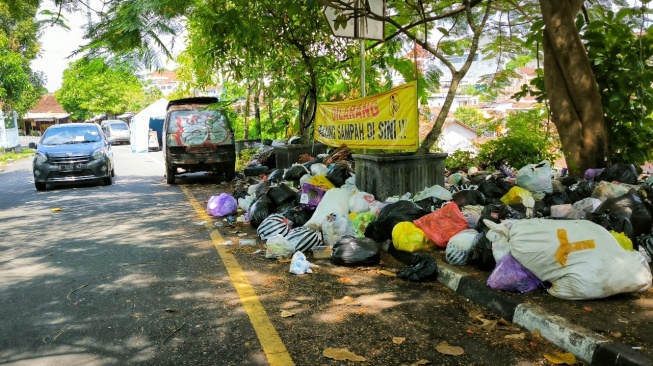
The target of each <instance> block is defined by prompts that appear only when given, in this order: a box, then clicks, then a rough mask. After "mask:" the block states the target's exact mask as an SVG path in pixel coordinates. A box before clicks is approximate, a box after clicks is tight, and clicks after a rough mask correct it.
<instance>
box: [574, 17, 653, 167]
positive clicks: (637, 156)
mask: <svg viewBox="0 0 653 366" xmlns="http://www.w3.org/2000/svg"><path fill="white" fill-rule="evenodd" d="M641 11H646V8H641V9H639V8H638V9H629V8H624V9H621V10H620V11H619V12H617V13H614V12H612V11H608V12H605V13H597V15H600V17H599V19H597V20H593V21H592V22H590V23H589V24H587V25H586V27H585V28H584V32H583V40H584V41H585V47H586V48H587V53H588V57H589V59H590V62H591V63H592V70H593V71H594V75H595V77H596V81H597V83H598V84H599V93H600V95H601V105H602V106H603V113H604V118H605V122H606V124H607V127H608V129H609V131H610V132H609V135H608V136H609V145H608V148H609V154H610V160H611V162H612V163H613V164H618V163H634V164H635V165H641V164H643V163H644V162H646V161H650V160H651V159H653V116H652V115H651V112H652V111H653V88H652V87H651V85H652V84H651V83H652V82H653V67H652V66H653V64H651V60H652V57H653V27H649V28H648V29H646V28H643V27H642V25H641V24H639V21H640V20H641V17H642V13H641ZM649 13H650V12H649ZM640 30H643V31H644V33H643V34H642V35H641V36H638V35H637V34H635V33H634V32H639V31H640Z"/></svg>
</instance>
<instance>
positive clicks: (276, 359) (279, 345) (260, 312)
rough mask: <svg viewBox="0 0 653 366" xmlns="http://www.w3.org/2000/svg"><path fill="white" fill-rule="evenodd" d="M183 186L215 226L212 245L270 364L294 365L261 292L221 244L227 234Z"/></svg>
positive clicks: (274, 365)
mask: <svg viewBox="0 0 653 366" xmlns="http://www.w3.org/2000/svg"><path fill="white" fill-rule="evenodd" d="M180 187H181V190H182V191H183V192H184V194H185V195H186V197H187V198H188V201H189V202H190V204H191V205H192V206H193V208H194V209H195V212H196V213H197V215H198V216H199V217H200V219H202V220H204V221H206V222H207V224H206V228H207V229H209V230H212V231H211V235H210V236H211V241H212V242H213V246H214V247H215V249H216V250H217V251H218V254H219V255H220V258H221V259H222V263H224V266H225V268H226V269H227V272H228V273H229V278H230V279H231V282H232V283H233V284H234V287H235V288H236V291H237V292H238V296H239V297H240V301H241V302H242V304H243V307H244V308H245V311H247V315H248V316H249V320H250V321H251V322H252V325H253V326H254V331H255V332H256V335H257V337H258V339H259V342H261V346H262V347H263V352H265V356H266V357H267V359H268V362H269V363H270V365H271V366H291V365H294V364H295V363H294V362H293V360H292V358H290V355H289V354H288V350H286V346H285V345H284V344H283V342H282V341H281V338H279V334H278V333H277V331H276V329H274V326H273V325H272V322H270V318H268V315H267V313H266V312H265V308H263V305H262V304H261V302H260V301H259V299H258V296H257V295H256V293H255V292H254V289H253V288H252V286H251V285H250V284H249V281H248V280H247V277H246V276H245V273H244V272H243V269H242V268H241V267H240V265H239V264H238V261H236V257H234V255H233V254H232V253H231V252H230V251H229V250H227V247H226V246H224V245H221V244H222V243H223V242H224V238H222V236H221V235H220V232H219V231H218V230H215V229H214V228H213V226H212V225H211V222H212V220H211V217H210V216H209V215H208V214H207V213H206V211H205V209H204V207H202V206H201V205H200V204H199V202H197V200H196V199H195V197H193V195H192V194H191V193H190V191H189V190H188V188H186V187H185V186H182V185H180Z"/></svg>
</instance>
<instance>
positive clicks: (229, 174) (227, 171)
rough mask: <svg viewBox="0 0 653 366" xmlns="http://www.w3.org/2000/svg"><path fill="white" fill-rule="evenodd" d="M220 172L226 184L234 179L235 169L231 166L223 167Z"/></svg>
mask: <svg viewBox="0 0 653 366" xmlns="http://www.w3.org/2000/svg"><path fill="white" fill-rule="evenodd" d="M222 172H223V173H224V178H225V180H226V181H227V182H231V181H232V180H234V178H236V169H235V168H234V166H233V165H231V164H225V165H223V166H222Z"/></svg>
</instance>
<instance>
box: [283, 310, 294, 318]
mask: <svg viewBox="0 0 653 366" xmlns="http://www.w3.org/2000/svg"><path fill="white" fill-rule="evenodd" d="M293 315H295V313H292V312H290V311H288V310H281V317H282V318H290V317H291V316H293Z"/></svg>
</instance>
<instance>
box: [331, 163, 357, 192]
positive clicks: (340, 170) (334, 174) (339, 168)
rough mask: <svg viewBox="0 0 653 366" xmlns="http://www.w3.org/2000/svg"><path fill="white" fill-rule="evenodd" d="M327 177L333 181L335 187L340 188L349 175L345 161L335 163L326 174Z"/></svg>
mask: <svg viewBox="0 0 653 366" xmlns="http://www.w3.org/2000/svg"><path fill="white" fill-rule="evenodd" d="M326 177H327V179H328V180H329V181H330V182H331V183H333V185H334V186H336V188H340V187H342V186H343V185H344V184H345V181H347V179H348V178H349V177H351V171H350V169H349V165H347V163H342V162H341V163H337V164H335V165H334V166H333V167H332V168H330V169H329V171H328V172H327V174H326Z"/></svg>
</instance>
